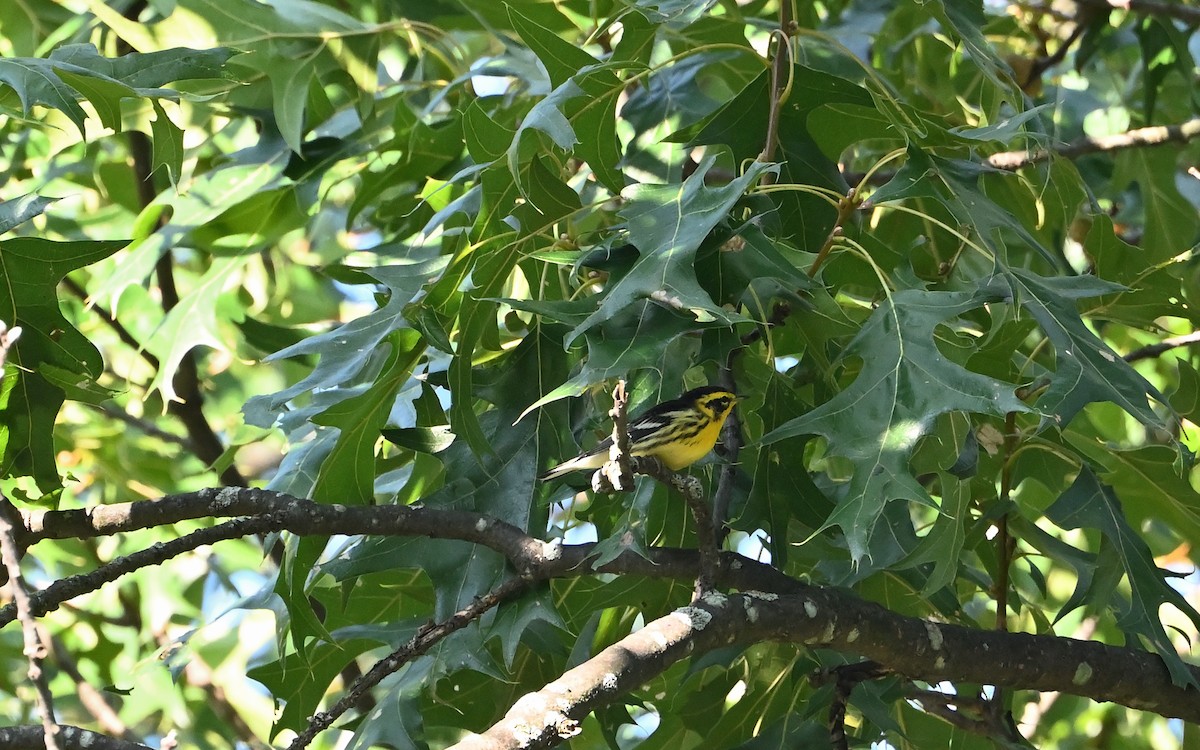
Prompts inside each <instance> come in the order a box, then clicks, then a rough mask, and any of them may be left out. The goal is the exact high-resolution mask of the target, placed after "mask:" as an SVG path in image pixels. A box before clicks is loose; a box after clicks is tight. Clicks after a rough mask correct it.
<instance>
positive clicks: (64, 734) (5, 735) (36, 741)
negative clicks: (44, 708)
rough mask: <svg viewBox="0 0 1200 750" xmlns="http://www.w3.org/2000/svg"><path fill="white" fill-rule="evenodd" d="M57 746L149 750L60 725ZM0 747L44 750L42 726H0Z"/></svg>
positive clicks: (84, 749) (70, 749) (88, 749)
mask: <svg viewBox="0 0 1200 750" xmlns="http://www.w3.org/2000/svg"><path fill="white" fill-rule="evenodd" d="M59 729H61V730H62V731H61V732H59V734H58V746H59V747H60V748H62V750H150V748H149V747H147V746H146V745H142V744H140V743H137V742H127V741H126V740H119V739H116V738H115V737H109V736H108V735H106V734H100V733H99V732H91V731H88V730H87V729H80V728H79V727H71V726H66V725H62V726H60V727H59ZM0 747H3V748H5V750H44V748H45V747H46V746H45V744H43V742H42V728H41V727H35V726H28V725H27V726H20V727H0Z"/></svg>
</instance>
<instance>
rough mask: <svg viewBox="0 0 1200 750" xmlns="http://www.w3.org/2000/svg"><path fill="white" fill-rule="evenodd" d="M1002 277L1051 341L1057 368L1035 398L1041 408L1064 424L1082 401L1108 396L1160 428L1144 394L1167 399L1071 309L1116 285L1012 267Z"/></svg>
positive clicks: (1116, 287)
mask: <svg viewBox="0 0 1200 750" xmlns="http://www.w3.org/2000/svg"><path fill="white" fill-rule="evenodd" d="M1005 278H1006V279H1007V280H1008V283H1009V284H1011V286H1012V290H1013V298H1014V300H1015V301H1016V302H1017V303H1019V304H1020V305H1021V307H1022V309H1024V310H1026V311H1027V312H1028V313H1029V314H1030V315H1032V316H1033V318H1034V320H1036V321H1037V322H1038V325H1040V326H1041V327H1042V330H1043V331H1045V333H1046V336H1047V337H1049V339H1050V341H1051V343H1053V344H1054V349H1055V354H1056V358H1055V364H1056V369H1055V371H1054V375H1053V377H1052V378H1051V382H1050V387H1049V388H1048V389H1047V390H1046V392H1045V393H1043V394H1042V397H1041V398H1039V399H1038V401H1037V408H1038V410H1039V411H1042V412H1044V413H1046V414H1051V415H1053V416H1054V419H1055V421H1056V422H1057V423H1058V424H1059V425H1066V424H1068V423H1070V421H1071V419H1072V418H1073V417H1074V416H1075V414H1076V413H1078V411H1079V410H1080V409H1082V408H1083V407H1084V406H1085V405H1087V404H1089V403H1091V402H1093V401H1111V402H1113V403H1115V404H1116V405H1118V406H1120V407H1121V408H1122V409H1124V410H1125V411H1127V412H1128V413H1129V414H1130V415H1132V416H1133V417H1135V418H1136V419H1137V420H1138V421H1139V422H1141V423H1142V424H1144V425H1146V426H1147V427H1160V428H1161V427H1163V421H1162V419H1161V418H1160V417H1159V416H1158V415H1157V414H1155V413H1154V411H1153V410H1152V409H1151V408H1150V406H1149V403H1148V401H1147V397H1153V398H1154V399H1155V400H1157V401H1159V402H1160V403H1163V404H1165V403H1166V398H1165V397H1164V396H1163V395H1162V394H1161V393H1159V392H1158V389H1157V388H1155V387H1154V386H1153V385H1151V384H1150V383H1149V382H1148V381H1147V380H1146V379H1145V378H1144V377H1142V376H1141V375H1139V374H1138V372H1137V371H1136V370H1134V369H1133V368H1132V367H1130V366H1129V364H1128V363H1126V362H1125V360H1124V359H1122V358H1121V356H1120V355H1118V354H1116V353H1115V352H1113V350H1112V349H1111V348H1109V346H1108V345H1107V344H1105V343H1104V342H1103V341H1101V340H1100V339H1099V338H1098V337H1097V336H1096V334H1094V333H1092V331H1091V329H1090V328H1088V326H1087V324H1086V323H1085V322H1084V321H1083V319H1082V318H1081V317H1080V316H1079V313H1078V312H1077V311H1076V309H1075V300H1077V299H1086V298H1088V297H1095V296H1098V295H1101V294H1104V293H1109V292H1113V291H1116V290H1118V289H1120V287H1119V286H1117V285H1116V284H1111V283H1109V282H1106V281H1101V280H1100V279H1097V278H1095V277H1092V276H1068V277H1044V276H1039V275H1037V274H1035V273H1032V272H1029V271H1025V270H1022V269H1016V268H1014V269H1011V271H1010V272H1009V273H1008V274H1007V275H1006V276H1005Z"/></svg>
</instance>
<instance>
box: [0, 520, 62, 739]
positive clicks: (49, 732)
mask: <svg viewBox="0 0 1200 750" xmlns="http://www.w3.org/2000/svg"><path fill="white" fill-rule="evenodd" d="M15 510H16V509H15V508H13V507H12V505H11V504H10V503H9V502H8V500H7V499H6V498H4V497H3V496H0V556H3V558H4V567H5V569H6V570H7V571H8V582H9V586H10V588H11V589H12V596H13V607H14V608H15V609H16V613H17V620H19V621H20V623H21V633H22V635H23V637H24V644H25V648H24V654H25V658H26V660H27V662H28V664H29V669H28V670H27V671H26V673H25V674H26V676H28V677H29V681H30V682H31V683H33V687H34V692H35V693H36V695H37V706H38V713H40V714H41V716H42V736H43V738H44V742H45V746H46V750H58V740H57V735H58V733H59V731H60V730H59V727H58V724H57V723H56V722H55V720H54V696H52V695H51V694H50V687H49V686H48V685H47V684H46V675H45V673H43V672H42V661H43V660H45V658H46V646H45V645H44V644H43V643H42V640H41V638H40V637H39V636H38V627H37V620H35V619H34V617H33V613H32V612H31V611H30V609H29V594H28V593H26V591H25V580H24V578H22V577H21V562H20V555H21V553H20V551H19V550H18V548H17V543H16V538H15V535H14V530H15V528H16V523H15V522H14V521H13V519H12V516H13V515H14V514H15Z"/></svg>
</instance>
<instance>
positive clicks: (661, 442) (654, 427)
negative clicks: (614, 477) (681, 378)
mask: <svg viewBox="0 0 1200 750" xmlns="http://www.w3.org/2000/svg"><path fill="white" fill-rule="evenodd" d="M737 401H738V397H737V396H736V395H735V394H733V393H730V392H729V391H727V390H725V389H724V388H721V387H719V386H711V385H710V386H705V387H703V388H696V389H694V390H690V391H688V392H687V393H685V394H683V395H682V396H680V397H679V398H676V399H672V400H670V401H664V402H662V403H661V404H658V405H657V406H653V407H651V408H650V409H648V410H647V411H646V412H644V413H643V414H641V415H639V416H636V417H634V418H632V419H630V420H629V452H630V454H632V455H634V456H653V457H654V458H657V459H658V460H660V461H662V462H663V464H664V465H665V466H666V467H667V468H668V469H670V470H671V471H678V470H679V469H682V468H683V467H685V466H690V465H692V464H694V463H696V462H697V461H699V460H700V459H701V458H704V456H705V455H707V454H708V452H709V451H711V450H712V449H713V446H714V445H715V444H716V442H717V437H718V436H719V435H720V434H721V426H722V425H724V424H725V420H726V418H728V417H729V412H731V411H732V410H733V406H734V404H736V403H737ZM612 443H613V440H612V436H609V437H607V438H605V439H604V440H601V441H600V442H599V443H598V444H597V445H596V447H595V448H592V449H591V450H590V451H586V452H584V453H581V454H579V455H578V456H576V457H575V458H572V459H571V460H570V461H564V462H563V463H561V464H559V465H558V466H555V467H554V468H553V469H551V470H550V471H547V472H546V473H545V474H542V475H541V476H540V477H539V479H541V480H543V481H544V480H547V479H554V478H555V477H560V476H562V475H563V474H566V473H568V472H572V471H578V470H580V469H599V468H600V467H601V466H603V465H604V462H605V461H607V460H608V450H609V448H610V447H612Z"/></svg>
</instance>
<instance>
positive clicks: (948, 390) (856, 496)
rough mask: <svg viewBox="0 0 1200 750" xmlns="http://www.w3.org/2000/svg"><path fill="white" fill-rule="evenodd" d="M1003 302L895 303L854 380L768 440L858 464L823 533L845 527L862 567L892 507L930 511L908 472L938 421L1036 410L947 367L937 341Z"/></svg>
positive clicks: (890, 302)
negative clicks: (819, 448)
mask: <svg viewBox="0 0 1200 750" xmlns="http://www.w3.org/2000/svg"><path fill="white" fill-rule="evenodd" d="M998 299H999V298H998V297H997V296H996V294H995V293H994V292H989V291H987V290H985V289H981V290H977V291H974V292H924V291H917V290H908V291H903V292H898V293H896V294H893V295H891V296H890V297H889V298H888V299H887V300H886V301H885V303H884V304H882V305H881V306H880V307H879V309H878V310H876V311H875V312H874V313H873V314H872V315H871V317H870V318H869V319H868V320H867V322H866V324H864V325H863V328H862V330H861V331H860V332H859V334H858V336H856V337H855V338H854V340H853V341H852V342H851V343H850V344H849V345H848V346H847V347H846V350H845V352H844V354H843V356H845V357H848V356H859V357H862V359H863V364H862V370H861V371H860V372H859V373H858V376H857V377H856V378H855V379H854V382H853V383H851V385H850V386H849V387H847V388H846V389H844V390H843V391H841V392H840V393H838V394H837V395H836V396H834V397H833V398H832V399H831V400H830V401H828V402H826V403H824V404H822V405H821V406H819V407H817V408H816V409H814V410H813V411H812V412H809V413H808V414H806V415H804V416H802V417H799V418H798V419H794V420H792V421H790V422H787V423H786V424H784V425H783V426H782V427H779V428H777V429H776V430H774V431H773V432H771V433H769V434H767V435H765V436H764V437H763V440H762V442H763V443H764V444H770V443H773V442H775V441H778V440H782V439H785V438H789V437H795V436H798V435H806V434H813V433H816V434H819V435H824V436H825V437H826V439H827V440H828V441H829V452H830V453H832V454H833V455H837V456H844V457H846V458H849V459H850V460H851V461H852V462H853V465H854V473H853V477H852V478H851V479H850V483H849V487H848V488H847V494H846V496H845V497H843V498H842V499H841V501H840V502H839V503H838V506H837V508H836V509H835V510H834V511H833V513H832V514H831V515H830V516H829V518H828V519H827V520H826V522H825V526H824V528H829V527H832V526H840V527H841V528H842V531H843V532H844V533H845V535H846V540H847V542H848V544H849V546H850V554H851V557H852V559H853V560H854V562H855V564H860V563H861V562H862V561H863V560H864V559H867V558H870V557H871V555H872V550H873V549H874V548H875V546H876V545H879V544H883V543H885V540H883V539H882V538H877V536H876V526H877V524H878V522H879V520H880V517H881V516H882V515H883V512H884V508H885V506H886V505H887V504H888V502H890V501H891V500H893V499H904V500H914V501H918V502H923V503H931V500H930V498H929V496H928V494H927V493H926V492H925V489H924V488H923V487H921V485H920V484H918V483H917V481H916V479H915V478H914V477H913V476H912V474H911V473H910V471H909V468H908V459H909V456H910V454H911V453H912V450H913V448H914V447H915V446H916V443H917V440H918V439H919V438H920V437H921V436H922V435H925V434H926V433H927V432H928V431H929V430H930V429H931V428H932V426H933V423H934V419H935V418H936V417H937V416H938V415H940V414H945V413H948V412H951V411H965V412H972V413H979V414H993V415H997V416H1000V415H1003V414H1005V413H1007V412H1010V411H1016V412H1024V411H1028V410H1029V408H1028V407H1027V406H1025V404H1024V403H1022V402H1021V400H1020V399H1018V398H1017V397H1016V395H1015V393H1014V387H1013V386H1012V385H1010V384H1008V383H1003V382H1001V381H999V380H995V379H993V378H990V377H986V376H984V375H980V374H977V373H973V372H970V371H968V370H966V369H964V368H963V367H961V366H959V365H957V364H954V363H953V362H950V361H947V359H946V358H945V357H944V356H943V355H942V354H941V352H940V351H939V350H938V347H937V345H936V343H935V338H936V336H937V328H938V326H939V325H941V324H943V323H944V322H946V321H948V320H951V319H953V318H955V317H956V316H959V315H963V314H965V313H967V312H969V311H971V310H974V309H977V308H979V307H982V306H983V305H985V304H987V303H989V302H995V301H997V300H998ZM879 531H880V532H883V531H885V529H883V528H880V529H879Z"/></svg>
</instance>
